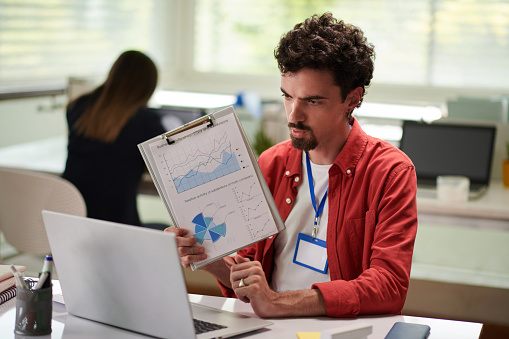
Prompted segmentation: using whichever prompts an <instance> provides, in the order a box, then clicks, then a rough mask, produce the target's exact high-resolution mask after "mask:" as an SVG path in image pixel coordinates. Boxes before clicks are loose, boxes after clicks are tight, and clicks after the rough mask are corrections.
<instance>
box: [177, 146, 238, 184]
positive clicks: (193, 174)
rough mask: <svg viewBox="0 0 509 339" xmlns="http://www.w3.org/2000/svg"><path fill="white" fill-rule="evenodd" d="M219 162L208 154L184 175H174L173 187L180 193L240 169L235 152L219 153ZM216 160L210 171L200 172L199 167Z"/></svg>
mask: <svg viewBox="0 0 509 339" xmlns="http://www.w3.org/2000/svg"><path fill="white" fill-rule="evenodd" d="M220 159H221V162H220V163H219V161H218V160H217V159H214V158H213V157H211V156H209V157H208V159H206V160H204V161H202V162H200V163H199V165H197V166H195V167H194V168H192V169H191V170H190V171H189V172H187V173H186V174H185V175H184V176H181V177H176V178H174V179H173V182H174V184H175V188H176V189H177V192H178V193H182V192H184V191H187V190H189V189H191V188H195V187H197V186H200V185H203V184H205V183H207V182H210V181H212V180H214V179H217V178H220V177H223V176H225V175H228V174H230V173H233V172H236V171H238V170H240V166H239V162H238V161H237V159H236V157H235V153H233V152H232V153H228V152H227V151H226V150H224V151H223V152H222V153H221V157H220ZM214 161H215V162H218V163H219V165H218V166H217V167H216V168H215V169H214V170H213V171H211V172H200V168H201V167H205V166H207V165H209V164H210V163H212V162H214Z"/></svg>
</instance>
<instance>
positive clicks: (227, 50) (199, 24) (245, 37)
mask: <svg viewBox="0 0 509 339" xmlns="http://www.w3.org/2000/svg"><path fill="white" fill-rule="evenodd" d="M326 11H330V12H332V13H333V14H334V16H335V17H336V18H338V19H343V20H345V21H346V22H349V23H352V24H355V25H357V26H359V27H360V28H361V29H363V31H364V33H365V34H366V36H367V37H368V41H370V42H371V43H373V44H374V45H375V51H376V54H377V58H376V63H375V76H374V80H373V83H377V84H384V85H400V86H401V85H403V86H427V87H448V88H451V87H453V88H470V89H476V88H484V89H489V88H498V89H503V90H509V82H508V81H507V79H508V78H509V1H507V0H498V1H497V0H412V1H404V0H399V1H396V0H342V1H339V0H314V1H309V0H285V1H283V0H272V1H268V0H267V1H257V0H216V1H212V0H196V1H195V8H194V46H193V47H194V49H193V51H194V52H193V66H192V67H193V70H194V71H196V72H200V73H226V74H228V73H230V74H252V75H260V74H266V75H270V74H277V66H276V62H275V60H274V57H273V50H274V47H275V46H276V45H277V43H278V41H279V38H280V36H281V34H283V33H285V32H287V31H288V30H290V29H291V28H292V27H293V25H294V24H296V23H298V22H301V21H303V20H304V19H305V18H307V17H309V16H310V15H311V14H315V13H316V14H321V13H323V12H326Z"/></svg>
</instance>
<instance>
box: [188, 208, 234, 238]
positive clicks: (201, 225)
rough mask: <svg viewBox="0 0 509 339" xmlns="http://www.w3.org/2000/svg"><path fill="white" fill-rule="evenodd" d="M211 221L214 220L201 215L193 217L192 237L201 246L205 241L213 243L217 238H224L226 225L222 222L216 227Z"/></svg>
mask: <svg viewBox="0 0 509 339" xmlns="http://www.w3.org/2000/svg"><path fill="white" fill-rule="evenodd" d="M213 220H214V218H209V217H204V216H203V213H200V214H198V215H196V216H195V217H194V219H193V224H194V232H195V233H194V237H195V238H196V239H197V240H198V242H199V243H200V244H203V242H204V241H205V240H211V241H212V242H213V243H215V242H216V241H218V240H219V238H221V237H224V236H226V224H225V223H224V222H223V223H222V224H219V225H216V224H215V223H214V221H213Z"/></svg>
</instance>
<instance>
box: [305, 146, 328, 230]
mask: <svg viewBox="0 0 509 339" xmlns="http://www.w3.org/2000/svg"><path fill="white" fill-rule="evenodd" d="M306 165H307V169H308V181H309V193H310V194H311V202H312V203H313V209H314V210H315V222H314V225H313V233H312V234H311V236H312V237H313V239H315V238H316V234H317V233H318V232H317V227H318V218H319V217H320V215H321V214H322V212H323V207H324V206H325V200H327V192H329V188H328V187H327V190H326V191H325V194H324V195H323V197H322V201H320V203H319V206H318V209H316V198H315V185H314V184H313V173H311V161H309V154H308V152H306Z"/></svg>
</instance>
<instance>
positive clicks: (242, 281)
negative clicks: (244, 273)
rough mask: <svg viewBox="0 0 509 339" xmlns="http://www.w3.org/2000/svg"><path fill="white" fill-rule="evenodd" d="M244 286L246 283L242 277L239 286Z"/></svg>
mask: <svg viewBox="0 0 509 339" xmlns="http://www.w3.org/2000/svg"><path fill="white" fill-rule="evenodd" d="M244 286H247V285H246V283H245V282H244V278H242V279H240V283H239V287H244Z"/></svg>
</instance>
